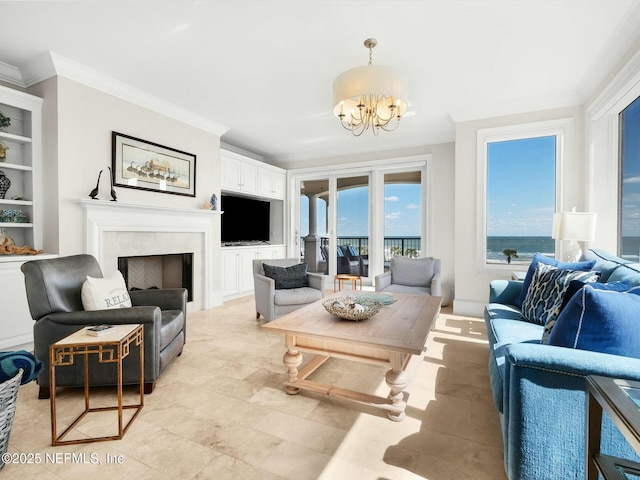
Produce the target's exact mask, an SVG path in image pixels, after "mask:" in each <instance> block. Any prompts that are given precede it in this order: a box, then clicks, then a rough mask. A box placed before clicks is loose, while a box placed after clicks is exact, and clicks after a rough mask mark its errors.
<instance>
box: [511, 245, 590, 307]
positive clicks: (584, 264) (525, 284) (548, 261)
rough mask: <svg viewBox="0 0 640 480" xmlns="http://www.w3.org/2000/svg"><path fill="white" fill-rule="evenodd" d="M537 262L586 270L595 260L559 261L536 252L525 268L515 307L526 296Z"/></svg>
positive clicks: (581, 270) (569, 268) (519, 305)
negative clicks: (527, 267)
mask: <svg viewBox="0 0 640 480" xmlns="http://www.w3.org/2000/svg"><path fill="white" fill-rule="evenodd" d="M538 263H544V264H545V265H552V266H554V267H556V268H560V269H563V270H576V271H579V272H588V271H589V270H591V269H592V268H593V267H594V265H595V264H596V261H595V260H589V261H586V262H575V263H567V262H561V261H560V260H556V259H555V258H551V257H547V256H546V255H542V254H541V253H536V254H535V255H534V256H533V260H532V261H531V265H529V270H527V275H526V276H525V277H524V282H523V284H522V290H521V291H520V297H519V298H517V299H516V303H515V305H516V307H518V308H522V302H524V299H525V298H526V296H527V291H528V290H529V285H531V279H532V278H533V273H534V272H535V271H536V265H538Z"/></svg>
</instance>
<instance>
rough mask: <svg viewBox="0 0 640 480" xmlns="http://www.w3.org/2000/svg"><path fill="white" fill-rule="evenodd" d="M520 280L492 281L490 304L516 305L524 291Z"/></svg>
mask: <svg viewBox="0 0 640 480" xmlns="http://www.w3.org/2000/svg"><path fill="white" fill-rule="evenodd" d="M522 284H523V282H522V281H520V280H492V281H491V283H490V284H489V303H502V304H503V305H515V304H516V300H517V299H518V297H519V296H520V292H521V291H522Z"/></svg>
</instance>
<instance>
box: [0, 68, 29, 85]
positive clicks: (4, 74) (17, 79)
mask: <svg viewBox="0 0 640 480" xmlns="http://www.w3.org/2000/svg"><path fill="white" fill-rule="evenodd" d="M0 81H3V82H7V83H11V84H12V85H17V86H19V87H22V88H24V87H25V85H24V82H23V81H22V74H21V73H20V70H19V69H18V68H16V67H14V66H13V65H9V64H8V63H4V62H0Z"/></svg>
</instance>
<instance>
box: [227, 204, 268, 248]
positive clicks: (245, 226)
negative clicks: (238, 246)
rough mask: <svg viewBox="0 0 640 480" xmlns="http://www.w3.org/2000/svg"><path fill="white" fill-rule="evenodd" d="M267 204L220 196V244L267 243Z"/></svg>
mask: <svg viewBox="0 0 640 480" xmlns="http://www.w3.org/2000/svg"><path fill="white" fill-rule="evenodd" d="M270 208H271V205H270V203H269V202H265V201H262V200H257V199H255V198H246V197H239V196H235V195H222V196H221V197H220V210H222V212H223V213H222V225H221V229H222V231H221V238H220V240H221V241H222V243H223V244H224V243H238V242H269V217H270Z"/></svg>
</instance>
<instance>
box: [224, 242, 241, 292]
mask: <svg viewBox="0 0 640 480" xmlns="http://www.w3.org/2000/svg"><path fill="white" fill-rule="evenodd" d="M221 257H222V295H223V296H226V295H233V294H235V293H238V278H239V277H238V250H236V249H234V250H227V249H223V250H222V254H221Z"/></svg>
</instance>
